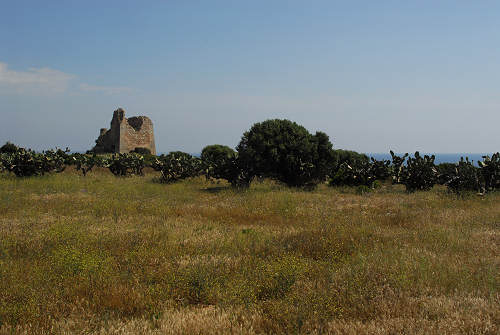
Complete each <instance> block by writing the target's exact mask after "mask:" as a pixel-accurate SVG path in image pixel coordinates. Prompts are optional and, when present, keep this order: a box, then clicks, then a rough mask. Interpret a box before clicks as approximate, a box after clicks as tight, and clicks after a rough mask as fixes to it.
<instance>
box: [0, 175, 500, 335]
mask: <svg viewBox="0 0 500 335" xmlns="http://www.w3.org/2000/svg"><path fill="white" fill-rule="evenodd" d="M153 177H154V174H148V175H147V176H145V177H131V178H116V177H113V176H112V175H111V174H109V173H107V172H99V171H97V172H93V173H91V174H89V175H88V176H87V177H86V178H84V177H81V176H79V175H77V174H75V173H74V172H71V171H67V172H64V173H62V174H59V175H53V176H46V177H37V178H27V179H18V178H15V177H12V176H8V175H1V176H0V333H1V334H10V333H26V334H33V333H47V334H67V333H75V334H78V333H81V334H108V333H111V334H213V333H242V334H258V333H260V334H262V333H304V334H309V333H318V334H319V333H332V334H337V333H338V334H399V333H405V334H445V333H446V334H455V333H457V334H458V333H460V334H498V332H499V331H500V326H499V324H500V292H499V288H500V287H499V286H500V270H499V269H500V250H499V249H500V248H499V246H500V194H491V195H488V196H485V197H479V196H476V195H470V196H467V197H464V198H458V197H456V196H452V195H449V194H447V193H446V192H445V190H444V189H440V188H435V189H434V190H433V191H431V192H425V193H415V194H410V195H409V194H406V193H405V192H404V190H403V189H402V188H399V187H393V186H391V185H385V186H383V187H382V188H380V189H378V190H376V191H375V192H372V193H369V194H364V195H359V194H356V190H355V189H348V188H346V189H338V188H328V187H326V186H321V187H319V188H318V189H317V190H314V191H311V192H307V191H301V190H296V189H289V188H286V187H283V186H281V185H278V184H275V183H273V182H270V181H264V182H255V183H253V184H252V187H251V189H250V190H248V191H244V192H237V191H234V190H232V189H231V188H229V187H228V186H227V185H226V184H224V183H221V184H213V183H210V182H207V181H205V180H204V179H203V178H198V179H193V180H188V181H185V182H181V183H177V184H171V185H162V184H158V183H155V182H154V181H153Z"/></svg>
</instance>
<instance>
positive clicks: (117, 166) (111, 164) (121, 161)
mask: <svg viewBox="0 0 500 335" xmlns="http://www.w3.org/2000/svg"><path fill="white" fill-rule="evenodd" d="M103 166H104V167H107V168H108V169H109V171H111V173H112V174H114V175H115V176H121V177H125V176H130V175H138V176H142V175H144V173H143V171H142V170H143V169H144V167H145V166H146V164H145V162H144V157H143V156H142V155H139V154H135V153H129V154H113V155H112V156H111V157H108V158H105V159H104V161H103Z"/></svg>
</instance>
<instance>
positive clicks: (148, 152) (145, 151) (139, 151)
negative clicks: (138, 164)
mask: <svg viewBox="0 0 500 335" xmlns="http://www.w3.org/2000/svg"><path fill="white" fill-rule="evenodd" d="M131 153H136V154H139V155H151V150H149V149H148V148H141V147H137V148H135V149H134V150H132V151H131Z"/></svg>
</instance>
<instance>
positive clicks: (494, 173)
mask: <svg viewBox="0 0 500 335" xmlns="http://www.w3.org/2000/svg"><path fill="white" fill-rule="evenodd" d="M478 164H479V168H480V173H481V177H482V178H483V181H484V189H485V191H486V192H491V191H495V190H500V153H498V152H497V153H496V154H493V155H492V156H491V158H490V156H483V161H479V162H478Z"/></svg>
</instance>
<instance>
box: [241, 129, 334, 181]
mask: <svg viewBox="0 0 500 335" xmlns="http://www.w3.org/2000/svg"><path fill="white" fill-rule="evenodd" d="M237 151H238V166H239V167H240V168H241V169H242V170H243V171H245V172H246V174H247V178H248V179H250V180H251V179H252V178H253V177H255V176H258V177H269V178H273V179H276V180H279V181H281V182H283V183H285V184H287V185H289V186H298V187H302V186H310V185H315V184H317V183H319V182H322V181H324V180H325V178H326V175H327V167H328V166H330V165H331V163H332V161H333V159H334V157H333V156H334V154H333V149H332V144H331V143H330V140H329V139H328V136H327V135H326V134H324V133H321V132H318V133H316V135H311V134H310V133H309V132H308V131H307V130H306V129H305V128H304V127H302V126H300V125H298V124H297V123H295V122H292V121H289V120H278V119H275V120H267V121H264V122H260V123H256V124H254V125H253V126H252V128H251V129H250V130H249V131H247V132H245V133H244V134H243V136H242V138H241V141H240V143H239V144H238V147H237Z"/></svg>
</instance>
